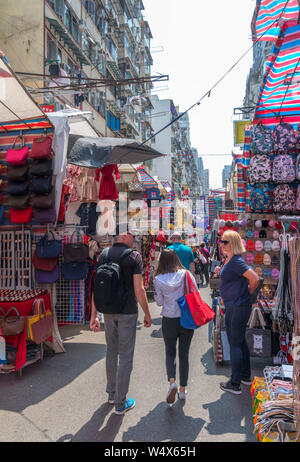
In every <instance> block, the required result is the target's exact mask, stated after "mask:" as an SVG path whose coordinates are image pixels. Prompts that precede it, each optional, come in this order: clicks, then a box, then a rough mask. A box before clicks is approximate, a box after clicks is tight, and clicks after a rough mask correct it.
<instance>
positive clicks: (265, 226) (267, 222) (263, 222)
mask: <svg viewBox="0 0 300 462" xmlns="http://www.w3.org/2000/svg"><path fill="white" fill-rule="evenodd" d="M268 224H269V221H268V220H262V227H263V228H267V227H268Z"/></svg>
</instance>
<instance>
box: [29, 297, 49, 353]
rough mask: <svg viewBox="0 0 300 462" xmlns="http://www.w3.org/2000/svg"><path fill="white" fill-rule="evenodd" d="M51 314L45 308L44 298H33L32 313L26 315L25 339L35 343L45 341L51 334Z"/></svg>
mask: <svg viewBox="0 0 300 462" xmlns="http://www.w3.org/2000/svg"><path fill="white" fill-rule="evenodd" d="M53 323H54V319H53V314H52V312H51V311H46V310H45V305H44V300H43V299H42V298H38V299H35V300H34V302H33V307H32V315H31V316H28V317H27V339H28V340H31V341H32V342H34V343H36V344H38V345H39V344H40V343H42V342H45V341H46V340H47V339H48V338H50V337H52V334H53Z"/></svg>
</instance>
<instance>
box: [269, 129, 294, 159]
mask: <svg viewBox="0 0 300 462" xmlns="http://www.w3.org/2000/svg"><path fill="white" fill-rule="evenodd" d="M273 140H274V151H276V152H291V151H295V150H296V146H297V140H296V135H295V131H294V128H293V126H292V125H290V124H287V123H280V124H279V125H277V126H276V127H275V128H274V131H273Z"/></svg>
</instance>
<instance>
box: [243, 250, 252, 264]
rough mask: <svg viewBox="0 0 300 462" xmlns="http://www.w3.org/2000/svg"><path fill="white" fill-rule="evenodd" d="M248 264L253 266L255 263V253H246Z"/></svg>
mask: <svg viewBox="0 0 300 462" xmlns="http://www.w3.org/2000/svg"><path fill="white" fill-rule="evenodd" d="M245 260H246V262H247V263H249V264H251V263H254V255H253V253H250V252H248V253H246V258H245Z"/></svg>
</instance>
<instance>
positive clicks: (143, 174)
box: [136, 166, 158, 188]
mask: <svg viewBox="0 0 300 462" xmlns="http://www.w3.org/2000/svg"><path fill="white" fill-rule="evenodd" d="M136 170H137V172H139V176H140V180H141V183H142V184H143V187H144V188H153V187H154V188H158V184H157V183H156V181H155V180H154V179H153V178H152V176H151V175H149V173H148V172H147V171H146V170H145V168H144V167H143V166H140V167H138V168H137V169H136Z"/></svg>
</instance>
